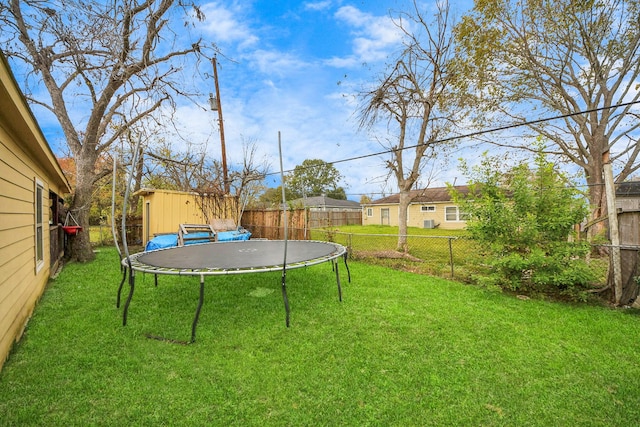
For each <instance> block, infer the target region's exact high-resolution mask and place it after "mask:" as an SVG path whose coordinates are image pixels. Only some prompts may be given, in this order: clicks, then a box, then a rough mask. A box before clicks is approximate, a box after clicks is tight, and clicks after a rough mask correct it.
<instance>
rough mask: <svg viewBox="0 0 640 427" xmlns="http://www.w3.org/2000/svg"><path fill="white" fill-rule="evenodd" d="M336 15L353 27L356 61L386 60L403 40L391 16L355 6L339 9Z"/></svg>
mask: <svg viewBox="0 0 640 427" xmlns="http://www.w3.org/2000/svg"><path fill="white" fill-rule="evenodd" d="M335 17H336V19H338V20H340V21H342V22H344V23H345V24H348V25H349V26H351V27H352V30H351V34H352V35H354V39H353V52H354V56H355V58H356V59H355V60H354V61H355V62H359V63H363V62H372V61H379V60H384V59H385V58H386V56H387V54H388V53H389V51H390V50H393V49H395V48H397V47H398V46H399V44H400V43H401V41H402V32H401V31H400V30H399V29H398V28H397V27H396V25H395V24H394V23H393V22H392V20H391V18H390V17H389V16H375V15H372V14H370V13H365V12H362V11H361V10H359V9H357V8H355V7H353V6H344V7H341V8H339V9H338V11H337V12H336V14H335Z"/></svg>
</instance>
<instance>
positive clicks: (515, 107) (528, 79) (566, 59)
mask: <svg viewBox="0 0 640 427" xmlns="http://www.w3.org/2000/svg"><path fill="white" fill-rule="evenodd" d="M639 15H640V4H639V3H638V1H637V0H630V1H626V0H612V1H602V2H600V1H572V0H560V1H553V2H549V1H545V2H540V1H534V0H525V1H503V2H476V5H475V7H474V8H473V10H472V11H471V12H470V13H469V14H468V15H467V16H465V17H464V18H463V19H462V20H461V23H460V24H459V25H458V27H457V28H456V37H457V40H458V45H459V47H460V50H459V52H458V55H457V58H458V63H459V65H460V67H461V69H463V73H461V74H460V75H461V77H462V79H461V80H459V81H458V83H459V86H460V87H461V88H462V89H463V90H465V91H467V92H468V93H469V94H470V97H469V99H470V100H471V99H474V98H475V99H474V101H475V105H476V111H477V112H478V114H477V116H476V118H477V119H479V123H480V125H484V124H486V120H487V118H489V119H490V120H492V122H491V125H492V126H493V127H496V126H497V125H500V124H501V121H502V120H506V121H509V122H511V123H512V122H514V121H515V122H519V123H526V122H528V121H531V120H532V119H537V118H540V117H545V116H556V115H561V116H564V118H563V119H561V120H555V121H551V122H542V123H535V124H531V125H530V126H529V127H530V129H531V130H532V131H533V134H532V135H530V136H532V137H537V136H539V135H543V136H544V137H546V139H548V140H549V141H551V142H552V143H553V145H552V146H551V147H549V150H548V151H549V152H551V153H554V154H558V155H560V156H562V157H563V158H564V159H565V160H567V161H569V162H571V163H573V164H575V165H577V166H578V167H579V168H581V169H582V170H583V171H584V175H585V177H586V181H587V184H588V185H589V198H590V202H591V205H592V207H593V213H592V215H593V219H594V220H597V219H598V218H602V216H603V215H606V209H605V208H604V207H605V206H606V198H605V191H604V178H603V169H604V162H605V159H606V157H605V156H603V154H605V153H607V154H608V153H610V154H611V155H610V158H611V161H612V162H613V164H614V165H615V166H616V169H617V171H618V176H617V181H623V180H624V179H626V178H627V177H629V176H631V175H632V174H633V173H634V172H636V171H637V170H638V169H639V168H640V163H638V162H637V158H638V154H640V144H639V143H638V132H637V131H638V128H639V127H640V121H638V108H637V106H634V105H633V104H634V103H636V102H638V101H640V91H638V84H639V77H640V21H639V20H638V16H639ZM598 109H599V110H598ZM587 110H589V112H587V113H583V114H580V113H581V112H582V111H587ZM530 141H531V139H526V138H520V139H519V140H518V141H516V142H513V143H507V142H504V141H502V142H501V144H503V145H505V144H507V145H508V146H510V147H516V148H524V149H530V148H531V147H532V146H533V145H532V144H531V143H530ZM600 228H602V227H600Z"/></svg>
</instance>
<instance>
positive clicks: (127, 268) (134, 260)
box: [116, 240, 351, 343]
mask: <svg viewBox="0 0 640 427" xmlns="http://www.w3.org/2000/svg"><path fill="white" fill-rule="evenodd" d="M259 242H261V240H254V241H251V240H249V241H235V242H215V243H201V244H194V245H189V246H184V247H183V248H192V249H191V250H193V249H195V248H197V247H198V246H208V247H210V245H227V246H232V245H247V246H251V244H258V245H260V244H261V243H259ZM266 242H271V243H273V242H282V243H283V244H284V247H286V244H287V241H283V240H277V241H273V240H269V241H266ZM294 242H295V244H299V243H316V244H317V243H322V244H325V245H328V246H332V247H333V248H334V251H332V252H331V253H330V254H327V255H325V256H321V257H316V258H313V259H308V260H302V261H297V262H286V263H284V264H283V263H280V264H276V265H269V266H261V267H246V268H242V267H238V268H173V267H158V266H153V265H149V264H145V263H143V262H141V261H140V260H139V258H142V257H143V256H145V255H148V254H152V253H158V252H162V251H178V250H180V248H176V247H171V248H163V249H157V250H154V251H149V252H139V253H136V254H133V255H130V256H129V257H128V258H123V259H122V261H121V265H122V267H123V275H122V280H121V281H120V285H119V287H118V296H117V300H116V307H120V297H121V293H122V288H123V285H124V282H125V280H126V277H127V272H129V294H128V296H127V300H126V302H125V305H124V309H123V312H122V325H123V326H126V324H127V315H128V311H129V305H130V303H131V300H132V298H133V294H134V290H135V276H136V272H141V273H150V274H153V275H154V279H155V285H156V286H157V285H158V275H159V274H163V275H177V276H199V277H200V295H199V299H198V305H197V307H196V312H195V315H194V318H193V322H192V324H191V341H189V343H193V342H195V339H196V328H197V325H198V319H199V317H200V311H201V309H202V306H203V303H204V283H205V280H204V278H205V276H221V275H229V274H251V273H265V272H272V271H282V272H283V275H282V283H281V285H282V297H283V300H284V306H285V313H286V326H287V327H289V317H290V309H289V302H288V297H287V292H286V270H291V269H297V268H303V267H309V266H313V265H317V264H321V263H323V262H330V263H331V266H332V269H333V270H334V271H335V275H336V284H337V287H338V299H339V301H340V302H342V287H341V285H340V273H339V268H338V258H340V257H342V258H343V260H344V265H345V268H346V270H347V277H348V281H349V282H351V272H350V271H349V265H348V264H347V257H348V252H347V249H346V248H345V247H344V246H342V245H340V244H337V243H333V242H324V241H318V240H297V241H289V243H290V244H291V243H294Z"/></svg>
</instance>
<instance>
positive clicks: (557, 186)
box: [452, 150, 594, 293]
mask: <svg viewBox="0 0 640 427" xmlns="http://www.w3.org/2000/svg"><path fill="white" fill-rule="evenodd" d="M501 164H503V163H501V161H499V160H498V159H496V158H491V157H487V155H486V154H485V155H484V156H483V159H482V162H481V164H480V165H479V166H476V167H473V168H469V167H468V166H467V165H466V164H463V167H462V169H463V172H464V173H465V175H467V176H468V179H469V182H470V192H469V194H467V195H466V196H463V195H461V194H460V193H456V192H455V191H454V190H452V192H453V193H454V200H456V202H458V203H459V204H460V206H461V208H462V209H463V211H465V212H466V213H467V214H468V215H469V219H468V221H467V229H468V231H469V233H470V234H471V237H472V239H474V240H476V241H477V242H478V243H480V245H479V246H480V247H481V248H483V251H484V252H485V253H484V254H485V255H486V256H485V257H484V258H483V263H485V264H488V265H489V267H490V268H491V273H490V275H489V277H488V279H487V278H485V279H484V280H487V281H488V282H489V283H490V284H497V285H499V286H502V287H507V288H509V289H513V290H516V289H523V290H534V291H545V290H548V289H555V290H561V291H563V292H569V293H571V292H573V291H576V290H580V289H583V288H584V287H586V286H588V285H589V284H590V283H591V281H592V280H593V279H594V274H593V272H592V270H591V269H590V267H589V265H588V264H587V263H586V261H585V256H586V254H587V253H588V251H589V245H588V244H587V243H586V242H584V241H579V240H578V239H571V238H570V237H571V236H573V235H574V230H575V228H574V227H575V225H576V224H578V223H580V222H581V221H583V220H584V218H585V217H586V215H587V214H588V207H587V204H586V200H585V198H584V197H583V195H582V194H581V193H580V192H579V191H578V190H577V189H576V188H575V187H574V186H573V185H572V184H571V182H570V180H569V179H568V178H567V176H565V175H564V174H563V173H561V172H560V171H558V170H557V169H556V168H555V166H554V165H553V163H551V162H550V161H549V160H547V158H546V155H545V154H544V153H543V152H542V150H540V151H538V152H537V153H536V157H535V162H534V168H533V169H531V168H530V167H529V165H527V164H526V163H524V162H523V163H520V164H518V165H516V166H515V167H512V168H510V169H507V170H503V169H504V167H501ZM573 237H575V236H573Z"/></svg>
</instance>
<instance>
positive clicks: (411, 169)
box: [360, 2, 455, 251]
mask: <svg viewBox="0 0 640 427" xmlns="http://www.w3.org/2000/svg"><path fill="white" fill-rule="evenodd" d="M413 6H414V11H413V12H412V13H404V14H402V16H401V18H400V19H399V20H397V21H396V25H397V26H398V28H400V29H401V30H402V31H403V32H404V34H405V36H406V38H405V40H406V41H405V46H404V50H402V52H401V53H400V55H399V57H398V58H397V60H396V61H395V63H394V64H393V65H392V66H391V67H390V69H389V70H388V72H386V73H385V75H384V76H383V77H382V78H381V80H380V81H379V83H378V84H377V85H376V86H375V87H373V88H372V89H370V90H368V91H366V92H364V93H363V94H362V99H363V105H362V107H361V110H360V128H361V129H363V128H366V129H369V130H374V127H375V126H376V125H377V124H378V123H379V122H384V123H385V124H386V126H387V128H386V129H387V135H390V136H389V137H388V139H387V140H385V141H381V144H382V145H383V146H384V147H385V148H387V149H388V150H389V152H390V154H389V156H390V158H389V160H387V161H386V166H387V168H388V170H389V171H390V173H391V174H392V175H393V176H394V177H395V179H396V181H397V184H398V189H399V192H400V203H399V218H398V223H399V230H398V250H402V251H406V250H407V249H408V248H407V237H406V234H407V211H408V207H409V204H410V203H411V200H412V196H411V189H412V188H413V186H414V185H415V184H416V183H417V182H418V180H419V179H420V177H421V173H422V171H423V168H424V166H425V164H426V163H427V160H429V159H432V158H433V157H434V156H435V155H436V154H437V152H438V150H439V149H440V148H441V147H440V145H439V144H438V141H439V140H440V139H442V138H443V137H444V136H445V134H446V133H447V132H448V131H449V128H450V127H451V126H452V125H453V122H454V120H453V117H454V116H453V115H454V114H455V113H453V112H447V113H445V111H446V110H447V101H448V100H450V99H451V93H450V92H449V86H450V81H451V78H452V77H451V72H452V70H451V69H450V68H449V64H450V61H451V57H452V55H453V53H454V52H453V37H452V34H451V28H450V27H451V25H452V22H451V21H452V19H451V18H450V15H449V5H448V3H446V2H444V3H441V2H438V3H437V4H436V7H437V11H436V13H435V19H434V22H433V23H431V22H428V21H427V20H426V18H425V16H424V14H423V12H421V11H420V9H419V7H418V5H417V3H416V2H414V4H413Z"/></svg>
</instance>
